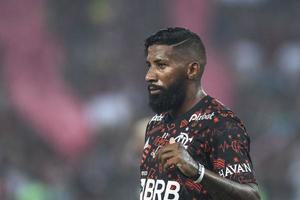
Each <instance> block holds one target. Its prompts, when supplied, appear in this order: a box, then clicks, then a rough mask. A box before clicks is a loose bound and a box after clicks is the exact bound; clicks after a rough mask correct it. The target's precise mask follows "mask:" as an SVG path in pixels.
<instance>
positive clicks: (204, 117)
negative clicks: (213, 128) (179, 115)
mask: <svg viewBox="0 0 300 200" xmlns="http://www.w3.org/2000/svg"><path fill="white" fill-rule="evenodd" d="M214 115H215V113H214V112H212V113H210V114H206V113H204V114H198V115H197V114H193V115H192V116H191V118H190V120H189V122H191V121H201V120H208V119H209V120H211V119H212V118H213V116H214Z"/></svg>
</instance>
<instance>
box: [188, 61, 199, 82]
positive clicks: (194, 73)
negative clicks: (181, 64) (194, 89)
mask: <svg viewBox="0 0 300 200" xmlns="http://www.w3.org/2000/svg"><path fill="white" fill-rule="evenodd" d="M200 68H201V66H200V64H199V63H197V62H192V63H190V64H189V66H188V68H187V78H188V79H189V80H199V79H200V74H201V69H200Z"/></svg>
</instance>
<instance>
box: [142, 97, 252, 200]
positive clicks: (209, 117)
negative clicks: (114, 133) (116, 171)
mask: <svg viewBox="0 0 300 200" xmlns="http://www.w3.org/2000/svg"><path fill="white" fill-rule="evenodd" d="M170 138H173V139H175V141H176V142H179V143H181V144H182V145H183V146H184V147H185V148H186V149H187V151H188V152H189V153H190V155H191V156H192V157H193V158H194V159H195V160H196V161H198V162H200V163H201V164H203V165H204V166H205V168H206V169H208V170H211V171H213V172H215V173H217V174H219V175H220V176H222V177H225V178H228V179H231V180H233V181H236V182H239V183H256V180H255V177H254V172H253V165H252V162H251V158H250V155H249V152H250V139H249V136H248V134H247V132H246V129H245V126H244V124H243V123H242V122H241V120H240V119H239V118H237V117H236V115H235V114H234V113H233V112H232V111H231V110H229V109H228V108H226V107H225V106H224V105H223V104H222V103H220V102H219V101H218V100H216V99H214V98H212V97H210V96H206V97H204V98H203V99H202V100H201V101H200V102H198V104H197V105H195V106H194V107H193V108H192V109H191V110H190V111H188V112H187V113H185V114H184V115H182V116H179V117H177V118H172V117H171V115H169V113H162V114H156V115H155V116H154V117H153V118H152V119H151V120H150V122H149V123H148V125H147V129H146V134H145V145H144V150H143V155H142V160H141V165H140V170H141V192H140V200H171V199H172V200H196V199H197V200H209V199H212V198H211V197H210V195H209V193H208V192H207V191H206V190H205V188H203V187H202V185H201V183H197V184H196V183H194V182H193V180H192V179H190V178H188V177H186V176H185V175H184V174H182V173H181V172H180V171H179V169H178V168H176V167H174V168H172V169H170V170H168V171H163V170H162V166H161V165H160V164H159V162H158V161H157V160H156V159H155V154H156V152H157V151H158V149H159V148H161V147H162V146H164V145H165V144H168V143H169V140H170Z"/></svg>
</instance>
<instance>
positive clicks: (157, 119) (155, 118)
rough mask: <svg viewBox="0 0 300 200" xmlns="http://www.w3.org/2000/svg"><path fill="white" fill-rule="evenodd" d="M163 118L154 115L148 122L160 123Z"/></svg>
mask: <svg viewBox="0 0 300 200" xmlns="http://www.w3.org/2000/svg"><path fill="white" fill-rule="evenodd" d="M163 118H164V116H163V115H162V114H160V115H158V114H156V115H155V116H154V117H152V119H151V120H150V123H151V122H160V121H161V120H162V119H163Z"/></svg>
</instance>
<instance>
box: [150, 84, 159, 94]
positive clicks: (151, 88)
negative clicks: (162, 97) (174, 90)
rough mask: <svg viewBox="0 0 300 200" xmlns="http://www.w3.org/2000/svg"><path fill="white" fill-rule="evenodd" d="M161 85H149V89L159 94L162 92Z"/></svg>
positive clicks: (152, 92) (151, 92)
mask: <svg viewBox="0 0 300 200" xmlns="http://www.w3.org/2000/svg"><path fill="white" fill-rule="evenodd" d="M161 90H162V89H161V87H159V86H156V85H149V86H148V91H149V93H150V94H151V95H155V94H159V93H161Z"/></svg>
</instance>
